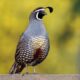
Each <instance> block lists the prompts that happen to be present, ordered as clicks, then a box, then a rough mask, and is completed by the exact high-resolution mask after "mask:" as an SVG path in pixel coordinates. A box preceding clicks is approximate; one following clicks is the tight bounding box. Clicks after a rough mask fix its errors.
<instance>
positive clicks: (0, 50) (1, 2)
mask: <svg viewBox="0 0 80 80" xmlns="http://www.w3.org/2000/svg"><path fill="white" fill-rule="evenodd" d="M46 6H52V7H53V8H54V12H53V13H52V14H49V15H48V16H45V17H44V19H43V21H44V24H45V25H46V29H47V32H48V34H49V38H50V43H51V45H50V51H49V55H48V57H47V58H46V60H45V61H44V62H43V63H41V64H40V65H38V66H36V67H35V68H36V71H37V72H38V73H54V74H72V73H80V0H0V73H1V74H7V73H8V72H9V69H10V68H11V66H12V64H13V62H14V55H15V50H16V45H17V43H18V40H19V37H20V35H21V34H22V33H23V32H24V30H25V29H26V26H28V23H29V15H30V13H31V12H32V11H33V10H34V9H35V8H37V7H46ZM29 70H30V72H32V71H33V69H32V67H29ZM24 71H26V69H25V70H24Z"/></svg>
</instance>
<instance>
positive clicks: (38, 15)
mask: <svg viewBox="0 0 80 80" xmlns="http://www.w3.org/2000/svg"><path fill="white" fill-rule="evenodd" d="M36 19H37V20H42V14H41V13H39V12H37V13H36Z"/></svg>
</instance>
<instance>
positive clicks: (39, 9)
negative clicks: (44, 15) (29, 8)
mask: <svg viewBox="0 0 80 80" xmlns="http://www.w3.org/2000/svg"><path fill="white" fill-rule="evenodd" d="M44 10H45V9H38V10H36V11H35V12H38V11H44Z"/></svg>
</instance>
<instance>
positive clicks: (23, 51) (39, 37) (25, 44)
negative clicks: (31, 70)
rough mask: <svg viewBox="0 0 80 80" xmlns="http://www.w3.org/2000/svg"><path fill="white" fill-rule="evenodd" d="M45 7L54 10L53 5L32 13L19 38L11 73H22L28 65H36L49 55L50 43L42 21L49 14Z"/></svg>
mask: <svg viewBox="0 0 80 80" xmlns="http://www.w3.org/2000/svg"><path fill="white" fill-rule="evenodd" d="M45 9H49V11H50V13H52V12H53V8H52V7H39V8H37V9H35V10H34V11H33V12H32V13H31V14H30V17H29V25H28V27H27V29H26V30H25V31H24V33H23V35H22V36H21V37H20V39H19V42H18V45H17V49H16V53H15V62H14V64H13V65H12V67H11V69H10V71H9V74H16V73H20V72H21V71H22V70H23V69H24V68H25V67H27V66H36V65H38V64H40V63H41V62H42V61H44V59H45V58H46V56H47V55H48V52H49V48H50V43H49V38H48V34H47V32H46V29H45V26H44V24H43V21H42V19H43V17H44V16H45V15H47V12H46V11H45Z"/></svg>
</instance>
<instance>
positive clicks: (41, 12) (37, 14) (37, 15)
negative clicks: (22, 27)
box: [36, 11, 46, 19]
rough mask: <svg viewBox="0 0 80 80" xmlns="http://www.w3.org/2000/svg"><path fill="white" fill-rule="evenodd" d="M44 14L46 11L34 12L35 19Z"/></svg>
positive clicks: (40, 17)
mask: <svg viewBox="0 0 80 80" xmlns="http://www.w3.org/2000/svg"><path fill="white" fill-rule="evenodd" d="M44 15H46V13H45V12H44V11H39V12H36V18H37V19H42V18H43V16H44Z"/></svg>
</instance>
